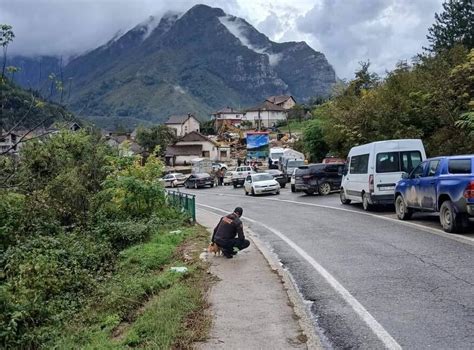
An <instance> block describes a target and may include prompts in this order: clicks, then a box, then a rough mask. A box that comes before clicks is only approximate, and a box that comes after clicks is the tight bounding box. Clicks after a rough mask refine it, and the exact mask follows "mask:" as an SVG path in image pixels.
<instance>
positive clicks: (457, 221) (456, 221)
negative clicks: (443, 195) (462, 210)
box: [439, 201, 462, 233]
mask: <svg viewBox="0 0 474 350" xmlns="http://www.w3.org/2000/svg"><path fill="white" fill-rule="evenodd" d="M439 221H440V222H441V226H443V230H444V231H445V232H448V233H456V232H459V231H460V230H461V228H462V215H457V214H456V212H455V211H454V206H453V203H452V202H451V201H444V202H443V204H441V209H440V211H439Z"/></svg>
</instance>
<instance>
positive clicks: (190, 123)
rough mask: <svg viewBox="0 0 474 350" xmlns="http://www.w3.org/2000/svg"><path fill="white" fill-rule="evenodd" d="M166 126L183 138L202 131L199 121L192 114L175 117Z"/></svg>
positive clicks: (170, 118)
mask: <svg viewBox="0 0 474 350" xmlns="http://www.w3.org/2000/svg"><path fill="white" fill-rule="evenodd" d="M165 125H166V126H167V127H169V128H171V129H174V130H175V133H176V136H178V137H182V136H184V135H186V134H188V133H190V132H193V131H197V132H199V131H200V124H199V120H197V119H196V117H195V116H194V115H192V114H188V115H173V116H171V117H169V119H168V120H167V121H166V123H165Z"/></svg>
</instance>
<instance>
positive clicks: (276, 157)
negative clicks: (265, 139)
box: [268, 147, 285, 169]
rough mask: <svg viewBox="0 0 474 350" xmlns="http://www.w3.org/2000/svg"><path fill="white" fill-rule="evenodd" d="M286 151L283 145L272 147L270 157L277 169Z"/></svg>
mask: <svg viewBox="0 0 474 350" xmlns="http://www.w3.org/2000/svg"><path fill="white" fill-rule="evenodd" d="M284 151H285V149H284V148H282V147H272V148H270V154H269V156H268V157H269V158H270V159H271V160H272V166H273V167H274V168H275V169H278V163H279V162H280V157H281V156H282V155H283V152H284Z"/></svg>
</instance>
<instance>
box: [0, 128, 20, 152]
mask: <svg viewBox="0 0 474 350" xmlns="http://www.w3.org/2000/svg"><path fill="white" fill-rule="evenodd" d="M19 140H20V135H17V134H16V133H13V132H11V133H8V134H7V133H2V132H0V154H3V153H5V152H8V153H17V152H18V150H19V148H20V145H21V144H16V143H17V142H18V141H19Z"/></svg>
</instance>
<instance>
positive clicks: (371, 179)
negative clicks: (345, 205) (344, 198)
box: [369, 175, 374, 193]
mask: <svg viewBox="0 0 474 350" xmlns="http://www.w3.org/2000/svg"><path fill="white" fill-rule="evenodd" d="M369 192H370V193H372V192H374V175H369Z"/></svg>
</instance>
